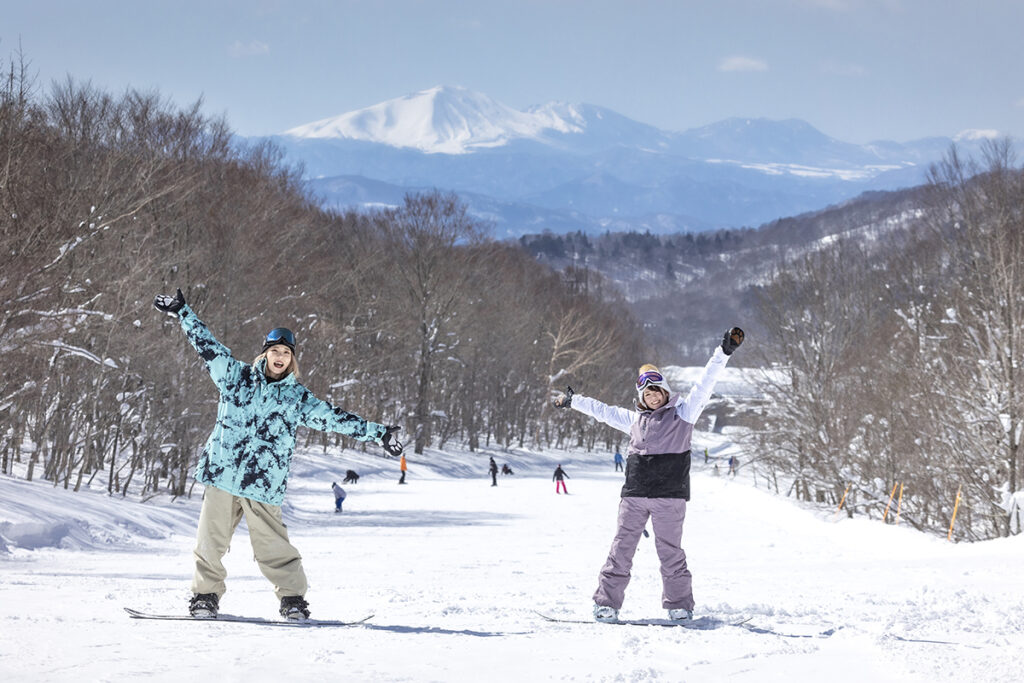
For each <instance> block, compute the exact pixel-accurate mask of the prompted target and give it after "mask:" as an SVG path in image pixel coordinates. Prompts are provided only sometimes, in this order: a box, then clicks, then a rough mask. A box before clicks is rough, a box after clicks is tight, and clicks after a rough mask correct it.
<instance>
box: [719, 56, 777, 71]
mask: <svg viewBox="0 0 1024 683" xmlns="http://www.w3.org/2000/svg"><path fill="white" fill-rule="evenodd" d="M718 70H719V71H767V70H768V63H767V62H765V61H764V60H762V59H754V58H753V57H740V56H733V57H726V58H725V59H723V60H722V61H721V62H719V64H718Z"/></svg>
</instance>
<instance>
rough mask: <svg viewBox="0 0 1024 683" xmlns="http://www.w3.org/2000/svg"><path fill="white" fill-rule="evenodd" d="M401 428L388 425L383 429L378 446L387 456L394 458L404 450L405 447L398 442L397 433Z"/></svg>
mask: <svg viewBox="0 0 1024 683" xmlns="http://www.w3.org/2000/svg"><path fill="white" fill-rule="evenodd" d="M401 429H402V428H401V427H396V426H394V425H388V426H387V427H385V428H384V436H382V437H380V445H381V447H382V448H383V449H384V451H385V452H386V453H387V454H388V455H393V456H395V457H396V458H397V457H398V456H399V455H401V454H402V451H403V450H405V446H403V445H402V442H401V441H399V440H398V432H399V431H400V430H401Z"/></svg>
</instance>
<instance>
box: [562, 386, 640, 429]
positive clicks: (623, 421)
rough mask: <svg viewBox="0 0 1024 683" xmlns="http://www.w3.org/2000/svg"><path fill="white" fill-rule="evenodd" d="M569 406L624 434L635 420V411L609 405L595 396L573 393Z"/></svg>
mask: <svg viewBox="0 0 1024 683" xmlns="http://www.w3.org/2000/svg"><path fill="white" fill-rule="evenodd" d="M569 407H570V408H572V409H573V410H577V411H579V412H581V413H583V414H584V415H589V416H590V417H592V418H594V419H595V420H597V421H599V422H604V423H605V424H606V425H609V426H611V427H614V428H615V429H618V430H619V431H620V432H625V433H626V434H629V430H630V427H632V426H633V422H634V421H635V420H636V412H635V411H632V410H629V409H627V408H619V407H616V406H610V405H608V404H607V403H602V402H601V401H598V400H597V399H596V398H589V397H587V396H581V395H580V394H575V395H573V397H572V404H571V405H570V406H569Z"/></svg>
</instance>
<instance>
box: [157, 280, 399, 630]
mask: <svg viewBox="0 0 1024 683" xmlns="http://www.w3.org/2000/svg"><path fill="white" fill-rule="evenodd" d="M153 305H154V306H155V307H156V308H157V309H159V310H161V311H163V312H165V313H168V314H169V315H173V316H175V317H176V318H177V319H178V320H179V322H180V324H181V327H182V329H183V330H184V331H185V335H186V337H188V340H189V342H191V344H192V346H194V347H195V349H196V351H198V352H199V356H200V358H202V359H203V362H205V363H206V369H207V371H208V372H209V373H210V377H211V378H212V379H213V382H214V384H216V385H217V388H218V389H219V390H220V403H219V405H218V407H217V424H216V426H215V427H214V429H213V433H212V434H210V438H209V439H208V440H207V442H206V447H205V448H204V449H203V453H202V455H201V456H200V458H199V464H198V465H197V467H196V474H195V476H196V480H197V481H198V482H199V483H201V484H203V486H205V487H206V491H205V493H204V495H203V507H202V510H201V511H200V513H199V528H198V531H197V534H196V535H197V539H196V548H195V560H196V568H195V574H194V576H193V578H192V593H193V596H192V600H191V602H190V603H189V612H190V613H191V614H192V616H196V617H215V616H217V610H218V609H219V605H220V597H221V596H222V595H224V592H225V590H227V588H226V586H225V579H226V578H227V571H226V570H225V569H224V565H223V563H222V562H221V560H222V558H223V557H224V553H226V552H227V550H228V545H229V544H230V543H231V536H232V535H233V534H234V531H235V528H236V527H237V526H238V523H239V522H240V521H241V519H242V517H243V516H244V517H245V519H246V523H247V525H248V527H249V540H250V541H251V542H252V548H253V553H254V555H255V558H256V563H257V564H258V565H259V568H260V571H261V572H263V575H264V576H266V577H267V578H268V579H269V580H270V582H271V583H272V584H274V592H275V593H276V594H277V597H278V598H280V600H281V606H280V612H281V615H282V616H284V617H286V618H288V619H304V618H306V617H308V616H309V603H307V602H306V600H305V594H306V588H307V583H306V574H305V572H304V571H303V570H302V557H301V556H300V555H299V551H298V550H296V549H295V546H293V545H292V544H291V543H290V542H289V541H288V530H287V528H286V527H285V524H284V522H283V520H282V517H281V503H282V502H283V501H284V494H285V488H286V487H287V485H288V471H289V464H290V462H291V457H292V451H293V450H294V449H295V431H296V429H298V428H299V427H300V426H304V427H309V428H311V429H318V430H321V431H331V432H338V433H341V434H347V435H348V436H351V437H353V438H355V439H359V440H360V441H374V442H376V443H378V444H380V445H381V446H382V447H383V448H384V450H385V451H387V452H388V453H391V454H392V455H398V454H400V453H401V448H402V446H401V444H400V443H398V439H397V438H396V433H397V432H398V430H399V428H398V427H395V426H388V425H382V424H377V423H376V422H368V421H366V420H364V419H363V418H361V417H359V416H358V415H354V414H352V413H347V412H345V411H344V410H342V409H341V408H336V407H334V406H332V405H331V404H330V403H327V402H326V401H321V400H320V399H318V398H317V397H316V396H314V395H313V394H311V393H310V392H309V390H308V389H306V387H304V386H302V385H301V384H299V382H298V375H299V367H298V362H297V361H296V359H295V335H294V334H293V333H292V331H291V330H289V329H286V328H284V327H277V328H275V329H273V330H271V331H270V332H269V333H268V334H267V336H266V338H265V339H264V341H263V349H262V352H261V353H260V354H259V355H258V356H256V359H255V360H254V361H253V362H252V364H249V363H243V362H241V361H238V360H235V359H234V358H232V357H231V350H230V349H228V348H227V347H226V346H224V345H223V344H221V343H220V342H218V341H217V340H216V339H215V338H214V336H213V335H212V334H211V333H210V330H209V329H207V327H206V325H204V324H203V323H202V322H201V321H200V320H199V318H197V317H196V314H195V313H194V312H193V311H192V309H191V308H189V307H188V306H187V305H186V304H185V297H184V295H183V294H182V293H181V290H180V289H179V290H178V292H177V294H176V295H175V296H168V295H165V294H161V295H159V296H157V297H156V298H155V299H154V300H153Z"/></svg>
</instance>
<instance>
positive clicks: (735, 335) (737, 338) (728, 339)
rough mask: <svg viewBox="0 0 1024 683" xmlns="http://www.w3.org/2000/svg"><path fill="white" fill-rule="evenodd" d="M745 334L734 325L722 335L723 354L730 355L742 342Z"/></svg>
mask: <svg viewBox="0 0 1024 683" xmlns="http://www.w3.org/2000/svg"><path fill="white" fill-rule="evenodd" d="M745 336H746V335H744V334H743V330H741V329H740V328H738V327H734V328H732V329H731V330H729V331H728V332H726V333H725V334H724V335H722V351H724V352H725V355H727V356H731V355H732V352H733V351H735V350H736V349H738V348H739V347H740V344H742V343H743V337H745Z"/></svg>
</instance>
